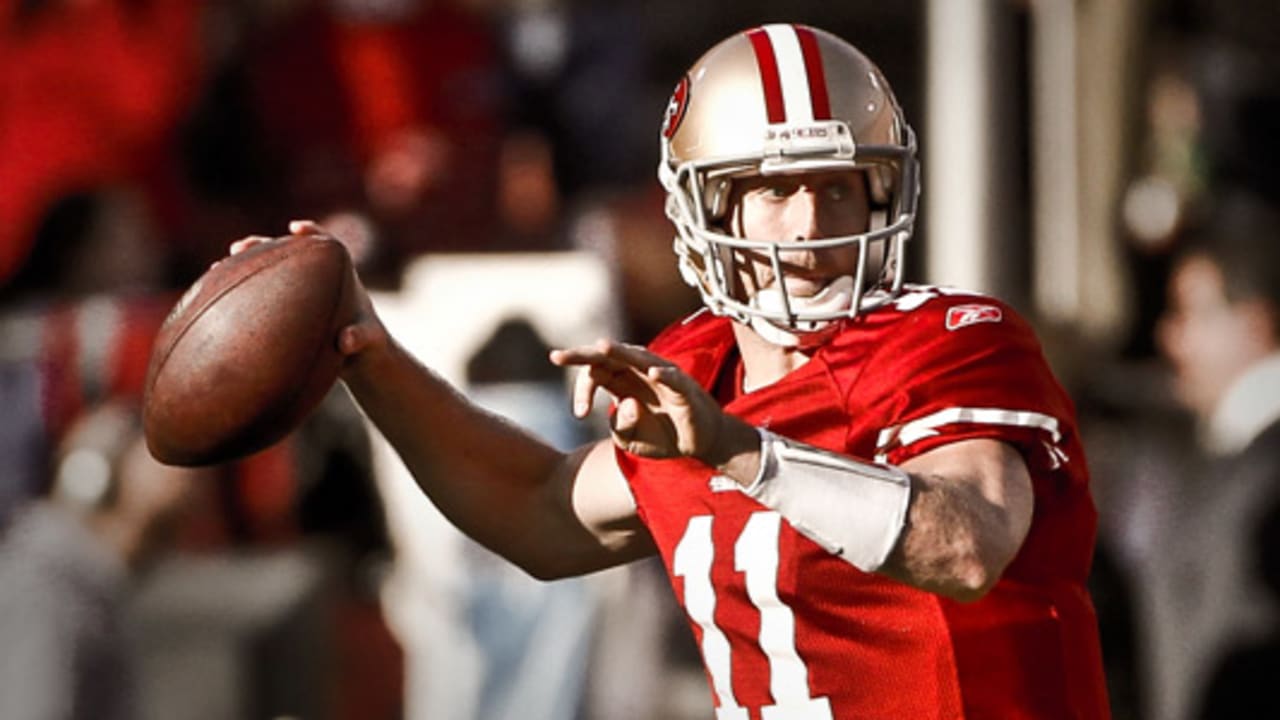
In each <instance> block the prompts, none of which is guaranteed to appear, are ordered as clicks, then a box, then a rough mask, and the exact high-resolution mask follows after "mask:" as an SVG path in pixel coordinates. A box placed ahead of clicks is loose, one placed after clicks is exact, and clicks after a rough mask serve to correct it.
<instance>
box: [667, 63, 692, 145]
mask: <svg viewBox="0 0 1280 720" xmlns="http://www.w3.org/2000/svg"><path fill="white" fill-rule="evenodd" d="M688 107H689V76H688V75H685V76H684V77H682V78H680V82H679V83H678V84H677V85H676V89H675V90H673V91H671V99H670V100H668V101H667V112H666V115H664V116H663V118H662V137H664V138H667V139H668V140H670V139H671V136H672V135H675V134H676V130H678V129H680V121H681V120H683V119H684V111H685V109H686V108H688Z"/></svg>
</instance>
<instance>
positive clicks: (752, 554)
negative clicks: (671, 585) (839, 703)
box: [672, 511, 832, 720]
mask: <svg viewBox="0 0 1280 720" xmlns="http://www.w3.org/2000/svg"><path fill="white" fill-rule="evenodd" d="M781 524H782V516H780V515H779V514H778V513H776V512H773V511H762V512H756V513H752V515H751V517H750V518H749V519H748V520H747V524H746V526H744V527H743V528H742V533H741V534H739V535H738V540H737V542H735V543H734V546H733V559H734V569H735V570H737V571H738V572H740V573H743V574H744V575H745V577H746V584H747V595H748V596H749V597H750V598H751V604H752V605H754V606H755V608H756V610H758V611H759V612H760V637H759V638H758V640H759V643H760V650H761V651H762V652H763V653H764V655H765V657H767V658H768V659H769V677H770V680H769V692H770V694H772V696H773V702H774V704H772V705H766V706H764V707H763V708H761V716H762V717H763V719H764V720H783V719H784V718H785V719H787V720H831V718H832V716H831V703H830V702H829V701H828V700H827V698H825V697H817V698H814V697H811V696H810V695H809V668H808V667H806V666H805V664H804V661H803V660H801V659H800V655H799V653H797V652H796V621H795V615H794V614H793V613H792V612H791V608H789V607H787V606H786V605H785V604H784V603H783V602H782V601H781V600H779V599H778V537H779V533H780V531H781ZM714 559H715V546H714V545H713V544H712V540H711V516H710V515H696V516H694V517H692V518H690V519H689V524H688V525H687V526H686V527H685V531H684V536H683V537H681V538H680V543H679V544H678V545H676V550H675V556H674V557H673V558H672V572H673V573H674V574H676V575H679V576H680V577H682V578H684V604H685V610H686V611H687V612H688V613H689V617H690V618H692V619H693V621H694V622H696V623H697V624H698V627H699V628H701V629H702V658H703V661H704V662H705V663H706V665H707V672H708V673H709V674H710V675H711V684H712V687H713V689H714V690H715V693H716V697H717V698H718V700H719V707H717V708H716V720H748V716H747V709H746V708H744V707H742V706H741V705H739V704H738V700H737V698H736V697H735V696H734V694H733V682H732V678H733V666H732V663H731V662H730V657H731V653H730V650H729V640H728V639H727V638H726V637H725V635H724V632H723V631H722V630H720V628H719V627H717V626H716V621H715V611H716V590H715V587H714V586H713V585H712V584H711V564H712V561H713V560H714Z"/></svg>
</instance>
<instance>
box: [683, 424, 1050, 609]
mask: <svg viewBox="0 0 1280 720" xmlns="http://www.w3.org/2000/svg"><path fill="white" fill-rule="evenodd" d="M785 447H786V448H787V449H782V448H780V447H777V446H769V447H766V446H765V445H764V444H763V443H762V442H761V439H760V436H759V435H758V431H757V430H756V429H755V428H753V427H751V426H750V425H747V424H746V423H744V422H742V421H741V420H738V419H737V418H733V417H731V416H726V420H725V422H724V423H722V426H721V430H720V437H718V438H717V442H716V443H714V445H713V446H712V448H713V449H712V450H711V451H710V452H709V453H708V454H707V455H706V456H704V457H702V458H700V459H701V460H703V462H705V463H707V464H708V465H712V466H713V467H716V469H717V471H718V472H720V474H722V475H725V476H727V477H731V478H733V479H734V480H736V481H737V482H738V483H739V484H741V485H742V486H743V487H744V489H745V490H746V492H747V493H748V494H749V495H751V496H753V497H755V498H756V499H757V500H760V501H761V502H763V503H764V504H765V505H766V506H768V507H772V508H773V509H775V510H778V511H779V512H780V513H782V515H783V516H784V517H786V518H787V519H788V521H789V522H791V524H792V525H793V526H795V527H796V529H797V530H799V531H800V532H801V533H802V534H805V535H807V536H809V537H810V538H811V539H813V540H815V541H816V542H818V543H819V544H821V545H823V546H824V547H827V548H828V549H829V550H831V551H832V552H836V553H838V554H840V555H841V556H843V557H845V558H846V559H847V560H849V561H850V562H851V563H853V564H854V565H856V566H858V567H860V568H862V569H863V570H870V571H875V572H879V573H883V574H885V575H888V576H890V577H893V578H895V579H898V580H901V581H902V582H905V583H907V584H909V585H912V586H914V587H918V588H921V589H923V590H928V591H929V592H934V593H938V594H940V595H945V596H947V597H951V598H954V599H957V600H966V601H967V600H974V599H977V598H979V597H981V596H982V595H984V594H985V593H986V592H987V591H988V590H990V589H991V587H992V586H993V585H994V584H995V582H996V581H997V580H998V579H999V577H1000V574H1001V573H1002V572H1003V571H1004V568H1005V567H1006V566H1007V565H1008V563H1009V562H1010V561H1011V560H1012V559H1013V557H1014V555H1015V554H1016V553H1017V551H1018V548H1019V547H1020V546H1021V543H1022V540H1023V538H1024V537H1025V535H1026V532H1027V529H1028V527H1029V525H1030V517H1031V509H1030V503H1031V500H1030V480H1029V479H1028V478H1026V469H1025V465H1023V464H1022V462H1021V457H1020V456H1019V455H1018V454H1017V452H1016V451H1014V450H1013V449H1012V448H1011V447H1009V446H1007V445H1004V444H1003V443H999V442H996V441H992V440H978V441H968V442H961V443H956V444H953V445H951V446H944V447H942V448H939V449H937V450H934V451H932V452H930V453H926V454H925V455H922V456H920V457H918V458H915V459H913V460H911V461H908V463H906V464H905V465H904V467H903V468H902V469H894V468H886V467H883V466H880V467H877V466H874V465H870V464H868V463H864V462H861V461H858V460H856V459H854V458H843V457H841V456H834V455H830V454H827V453H825V451H821V450H817V449H816V448H812V447H810V446H807V445H804V444H803V443H796V442H794V441H786V443H785ZM779 452H781V453H782V454H781V455H779V454H778V453H779ZM806 454H808V455H812V457H807V456H806ZM766 455H768V456H769V457H768V458H766V457H764V456H766ZM895 473H896V477H897V478H898V481H899V482H901V483H902V485H901V486H900V487H899V489H897V490H895V483H894V478H895ZM904 505H905V510H904Z"/></svg>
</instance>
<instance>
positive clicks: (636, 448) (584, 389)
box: [551, 340, 730, 463]
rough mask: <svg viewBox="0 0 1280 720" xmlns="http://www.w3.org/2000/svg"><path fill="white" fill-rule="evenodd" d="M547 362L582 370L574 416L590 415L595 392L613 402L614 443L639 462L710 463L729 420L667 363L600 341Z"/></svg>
mask: <svg viewBox="0 0 1280 720" xmlns="http://www.w3.org/2000/svg"><path fill="white" fill-rule="evenodd" d="M551 362H553V363H555V364H556V365H559V366H562V367H565V366H569V365H581V366H583V368H582V370H581V372H579V374H578V377H577V380H576V382H575V383H574V389H573V413H574V415H576V416H578V417H586V416H587V414H588V413H590V412H591V407H592V403H593V400H594V397H595V392H596V390H597V389H602V390H604V391H605V392H607V393H608V394H609V395H610V396H611V397H612V398H613V401H614V404H615V406H616V407H615V410H614V413H613V416H612V418H610V430H611V431H612V434H613V441H614V443H616V444H617V446H618V447H620V448H622V449H623V450H625V451H627V452H629V453H632V454H635V455H640V456H643V457H652V458H671V457H692V458H697V459H699V460H702V461H704V462H709V463H713V462H714V460H715V459H716V458H717V456H718V455H719V454H720V453H719V444H720V441H721V439H722V438H723V437H724V436H725V435H726V434H727V433H725V432H724V428H725V426H726V424H727V423H728V422H729V421H730V418H729V416H728V415H726V414H725V413H724V411H723V410H721V408H720V405H719V403H717V402H716V401H715V399H714V398H713V397H711V395H710V394H708V393H707V391H706V390H704V389H703V388H702V386H701V385H699V384H698V383H697V382H695V381H694V379H693V378H691V377H689V375H687V374H686V373H684V372H683V371H682V370H680V369H679V368H678V367H676V366H675V365H673V364H672V363H671V362H669V361H667V360H665V359H663V358H662V357H660V356H658V355H655V354H653V353H651V352H649V351H648V350H645V349H644V348H642V347H639V346H636V345H627V344H624V343H618V342H611V341H608V340H601V341H599V342H597V343H596V344H594V345H587V346H581V347H576V348H568V349H564V350H553V351H551Z"/></svg>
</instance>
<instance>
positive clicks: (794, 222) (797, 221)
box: [787, 187, 827, 241]
mask: <svg viewBox="0 0 1280 720" xmlns="http://www.w3.org/2000/svg"><path fill="white" fill-rule="evenodd" d="M822 216H823V212H822V201H821V199H820V198H819V195H818V193H816V192H814V191H813V190H812V189H810V188H807V187H804V188H800V190H798V191H796V192H795V193H793V194H792V195H791V197H790V199H789V200H788V203H787V234H788V238H787V239H788V240H792V241H803V240H817V239H820V238H824V237H826V236H827V231H826V228H825V227H824V224H823V221H822Z"/></svg>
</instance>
